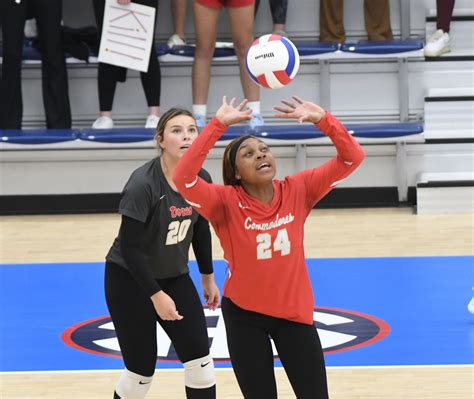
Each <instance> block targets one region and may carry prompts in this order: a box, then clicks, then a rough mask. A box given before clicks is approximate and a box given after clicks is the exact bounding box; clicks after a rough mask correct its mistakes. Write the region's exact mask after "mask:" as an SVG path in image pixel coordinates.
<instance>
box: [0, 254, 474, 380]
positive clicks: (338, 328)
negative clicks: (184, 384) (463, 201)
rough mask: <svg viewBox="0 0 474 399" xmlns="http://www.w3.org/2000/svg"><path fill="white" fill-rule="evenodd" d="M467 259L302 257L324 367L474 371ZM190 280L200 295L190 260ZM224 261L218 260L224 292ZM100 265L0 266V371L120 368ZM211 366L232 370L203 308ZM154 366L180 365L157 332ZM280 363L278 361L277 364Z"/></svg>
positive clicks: (212, 316)
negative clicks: (466, 367)
mask: <svg viewBox="0 0 474 399" xmlns="http://www.w3.org/2000/svg"><path fill="white" fill-rule="evenodd" d="M473 262H474V258H473V257H462V256H461V257H406V258H355V259H353V258H345V259H308V260H307V264H308V270H309V275H310V278H311V280H312V283H313V288H314V292H315V301H316V306H317V307H316V309H315V313H314V314H315V316H314V318H315V325H316V327H317V328H318V331H319V334H320V337H321V341H322V344H323V347H324V348H325V353H326V362H327V365H328V366H384V365H442V364H443V365H449V364H472V363H473V360H474V316H473V315H471V314H470V313H468V312H467V309H466V306H467V303H468V302H469V300H470V298H471V294H472V291H471V286H472V285H473V274H472V266H473ZM190 266H191V276H192V278H193V280H194V281H195V282H196V283H197V284H196V285H197V287H198V289H199V292H200V294H201V291H200V286H199V283H198V282H199V281H200V277H199V274H198V271H197V267H196V264H195V262H191V265H190ZM225 269H226V266H225V263H224V261H216V262H215V271H216V280H217V283H218V285H219V286H220V287H221V286H222V283H223V281H224V277H225ZM103 272H104V265H103V264H102V263H64V264H20V265H0V309H2V312H1V314H0V315H1V316H0V346H1V349H2V350H1V351H0V371H33V370H96V369H121V368H122V367H123V363H122V359H121V358H120V353H119V352H118V346H117V341H116V338H115V332H114V330H113V326H112V325H111V323H110V320H109V317H108V311H107V307H106V304H105V300H104V293H103ZM205 312H206V314H207V323H208V326H209V331H210V337H211V353H212V354H213V356H214V358H215V359H216V366H217V367H230V363H229V361H228V358H227V356H228V354H227V353H226V344H225V334H224V330H223V320H222V318H221V316H220V310H218V311H215V312H213V311H210V310H207V309H206V310H205ZM158 342H159V344H158V347H159V349H158V351H159V352H158V357H159V361H158V366H157V367H158V368H177V367H178V368H179V367H181V366H180V364H179V362H177V361H176V354H175V352H174V349H173V347H172V346H171V345H170V343H169V340H167V337H166V336H164V334H162V333H160V332H158ZM275 364H276V365H277V366H280V362H279V361H278V360H276V361H275Z"/></svg>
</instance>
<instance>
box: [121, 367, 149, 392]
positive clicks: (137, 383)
mask: <svg viewBox="0 0 474 399" xmlns="http://www.w3.org/2000/svg"><path fill="white" fill-rule="evenodd" d="M152 380H153V376H152V377H145V376H142V375H139V374H136V373H132V372H131V371H129V370H126V369H125V370H124V371H123V373H122V375H121V376H120V379H119V381H118V383H117V387H116V388H115V392H116V394H117V395H118V396H119V398H120V399H143V398H145V396H146V394H147V392H148V390H149V389H150V386H151V382H152Z"/></svg>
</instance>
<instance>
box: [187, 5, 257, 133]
mask: <svg viewBox="0 0 474 399" xmlns="http://www.w3.org/2000/svg"><path fill="white" fill-rule="evenodd" d="M254 3H255V0H194V26H195V30H196V52H195V55H194V62H193V73H192V84H193V87H192V90H193V113H194V116H195V118H196V124H197V126H198V127H204V125H205V124H206V113H207V97H208V93H209V82H210V78H211V62H212V57H213V55H214V48H215V44H216V35H217V21H218V19H219V14H220V10H221V8H223V7H227V11H228V14H229V20H230V29H231V32H232V41H233V43H234V49H235V53H236V55H237V59H238V61H239V69H240V82H241V84H242V88H243V91H244V96H245V97H246V98H247V99H248V100H249V103H248V104H247V106H248V107H249V108H250V109H252V111H253V119H252V120H251V121H250V126H252V127H255V126H259V125H263V123H264V122H263V118H262V116H261V114H260V100H259V98H260V97H259V96H260V94H259V88H258V86H257V85H256V84H255V83H254V82H253V81H252V79H251V78H250V76H249V74H248V72H247V67H246V55H247V51H248V49H249V48H250V46H251V44H252V41H253V22H254V10H255V4H254Z"/></svg>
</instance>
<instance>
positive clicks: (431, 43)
mask: <svg viewBox="0 0 474 399" xmlns="http://www.w3.org/2000/svg"><path fill="white" fill-rule="evenodd" d="M454 1H455V0H436V32H435V33H433V35H432V36H431V37H430V38H429V39H428V42H427V43H426V46H425V48H424V50H423V52H424V54H425V57H439V56H440V55H441V54H444V53H449V52H450V51H451V48H450V45H449V43H450V38H449V27H450V25H451V18H452V17H453V10H454Z"/></svg>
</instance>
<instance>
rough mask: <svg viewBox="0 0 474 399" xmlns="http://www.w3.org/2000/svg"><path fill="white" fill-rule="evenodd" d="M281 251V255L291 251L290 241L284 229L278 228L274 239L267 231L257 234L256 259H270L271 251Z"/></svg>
mask: <svg viewBox="0 0 474 399" xmlns="http://www.w3.org/2000/svg"><path fill="white" fill-rule="evenodd" d="M278 251H280V252H281V256H285V255H289V254H290V251H291V243H290V240H289V239H288V232H287V231H286V229H282V230H278V233H277V236H276V237H275V241H273V248H272V236H271V235H270V234H268V233H261V234H259V235H257V259H271V258H272V256H273V252H278Z"/></svg>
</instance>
